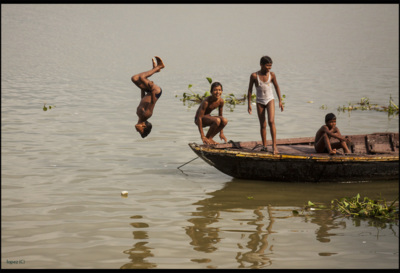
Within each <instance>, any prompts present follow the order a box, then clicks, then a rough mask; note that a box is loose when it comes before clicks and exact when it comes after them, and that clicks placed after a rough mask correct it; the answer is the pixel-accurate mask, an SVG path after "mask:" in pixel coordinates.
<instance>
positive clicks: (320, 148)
mask: <svg viewBox="0 0 400 273" xmlns="http://www.w3.org/2000/svg"><path fill="white" fill-rule="evenodd" d="M331 138H336V139H338V140H339V141H340V142H334V143H331V141H330V139H331ZM346 143H350V139H349V138H345V137H343V136H342V135H341V134H340V131H339V128H338V127H336V116H335V115H334V114H333V113H329V114H327V115H326V116H325V125H323V126H321V128H320V129H319V130H318V131H317V133H316V135H315V141H314V148H315V151H316V152H317V153H329V154H330V155H334V154H336V149H340V148H342V149H343V151H344V152H345V154H349V153H350V151H349V148H348V147H347V144H346Z"/></svg>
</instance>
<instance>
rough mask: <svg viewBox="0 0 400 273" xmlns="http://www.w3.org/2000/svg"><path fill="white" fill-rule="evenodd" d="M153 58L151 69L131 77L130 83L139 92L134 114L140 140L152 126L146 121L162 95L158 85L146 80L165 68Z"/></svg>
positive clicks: (159, 60) (161, 62)
mask: <svg viewBox="0 0 400 273" xmlns="http://www.w3.org/2000/svg"><path fill="white" fill-rule="evenodd" d="M154 58H155V59H156V60H157V62H156V61H155V60H154ZM154 58H153V59H152V62H153V69H151V70H149V71H146V72H142V73H139V74H136V75H133V76H132V78H131V80H132V82H133V83H134V84H135V85H136V86H137V87H139V88H140V90H141V101H140V103H139V105H138V107H137V109H136V114H137V116H138V117H139V119H138V122H137V124H136V125H135V128H136V131H138V132H139V134H140V135H141V136H142V138H145V137H146V136H147V135H148V134H150V132H151V128H152V127H153V126H152V124H151V123H150V122H148V121H147V120H148V119H149V118H150V117H151V116H152V115H153V110H154V106H155V104H156V102H157V100H158V99H159V98H160V97H161V93H162V90H161V88H160V87H159V86H158V85H156V84H155V83H154V82H152V81H150V80H148V79H147V78H148V77H150V76H152V75H153V74H154V73H156V72H160V70H161V69H163V68H164V67H165V65H164V63H163V61H162V60H161V58H160V57H158V56H155V57H154Z"/></svg>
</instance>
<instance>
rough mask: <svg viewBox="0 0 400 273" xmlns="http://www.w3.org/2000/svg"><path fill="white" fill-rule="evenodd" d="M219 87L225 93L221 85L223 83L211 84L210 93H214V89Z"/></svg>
mask: <svg viewBox="0 0 400 273" xmlns="http://www.w3.org/2000/svg"><path fill="white" fill-rule="evenodd" d="M218 86H221V90H222V91H224V88H223V87H222V84H221V83H219V82H213V84H211V89H210V92H211V91H213V89H214V88H215V87H218Z"/></svg>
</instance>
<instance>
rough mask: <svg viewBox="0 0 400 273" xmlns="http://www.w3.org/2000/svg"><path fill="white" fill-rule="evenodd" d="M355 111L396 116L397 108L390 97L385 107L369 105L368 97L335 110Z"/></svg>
mask: <svg viewBox="0 0 400 273" xmlns="http://www.w3.org/2000/svg"><path fill="white" fill-rule="evenodd" d="M327 108H328V107H327V106H326V105H325V104H323V105H322V106H321V107H320V109H323V110H326V109H327ZM355 110H361V111H366V110H367V111H369V110H373V111H378V112H387V113H388V115H389V116H393V115H398V114H399V107H398V106H397V105H396V104H395V103H394V101H393V98H392V95H390V98H389V104H388V105H387V106H382V105H378V104H376V103H371V102H370V100H369V98H368V97H363V98H361V100H360V102H357V103H352V102H349V103H348V105H347V106H346V105H342V106H339V107H338V108H337V111H338V112H346V111H348V112H351V111H355Z"/></svg>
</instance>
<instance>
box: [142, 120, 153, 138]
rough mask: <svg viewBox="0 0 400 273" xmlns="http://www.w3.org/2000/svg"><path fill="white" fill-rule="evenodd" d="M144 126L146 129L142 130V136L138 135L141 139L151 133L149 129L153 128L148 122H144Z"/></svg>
mask: <svg viewBox="0 0 400 273" xmlns="http://www.w3.org/2000/svg"><path fill="white" fill-rule="evenodd" d="M144 124H145V125H146V127H145V128H144V130H143V134H140V135H141V136H142V138H145V137H147V136H148V135H149V134H150V132H151V128H153V125H152V124H151V123H150V122H148V121H145V122H144Z"/></svg>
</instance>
